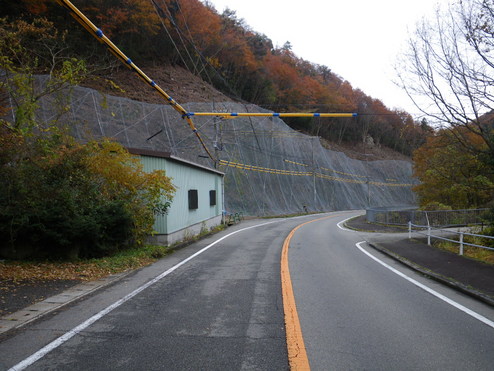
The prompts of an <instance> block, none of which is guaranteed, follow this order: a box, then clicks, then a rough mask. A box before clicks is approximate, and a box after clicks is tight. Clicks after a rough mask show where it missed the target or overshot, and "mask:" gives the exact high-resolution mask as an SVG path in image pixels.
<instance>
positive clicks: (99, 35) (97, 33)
mask: <svg viewBox="0 0 494 371" xmlns="http://www.w3.org/2000/svg"><path fill="white" fill-rule="evenodd" d="M57 2H58V3H59V4H60V5H62V6H63V7H65V8H67V9H68V10H69V11H70V12H71V13H70V14H71V15H72V16H73V17H74V18H75V19H76V20H77V21H78V22H79V23H80V24H82V26H83V27H84V28H85V29H86V30H88V31H89V32H90V33H91V34H92V35H93V36H94V37H95V38H96V39H98V40H99V41H100V42H102V43H103V44H106V45H107V46H108V48H109V49H110V51H111V52H112V53H113V54H114V55H115V56H116V57H117V58H118V59H120V60H121V61H122V62H123V63H125V64H126V65H127V67H129V68H130V69H132V70H134V71H135V72H136V73H137V74H138V76H139V77H140V78H141V79H142V80H143V81H144V82H146V83H147V84H149V85H150V86H151V87H152V88H154V89H155V90H156V91H157V92H158V93H159V94H160V95H161V96H162V97H164V98H165V99H166V100H167V102H168V104H170V105H171V106H172V107H173V108H174V109H175V110H176V111H177V112H178V113H180V115H181V116H182V117H183V118H185V119H186V121H187V123H188V124H189V127H190V128H191V129H192V131H193V132H194V134H195V135H196V137H197V138H198V139H199V142H200V143H201V145H202V147H203V148H204V150H205V151H206V153H207V154H208V156H209V158H211V160H213V161H215V159H214V157H213V155H212V154H211V152H210V151H209V150H208V148H207V147H206V144H205V143H204V141H203V140H202V138H201V136H200V134H199V132H198V131H197V128H196V127H195V125H194V123H193V122H192V119H191V118H190V115H188V114H187V111H186V110H185V108H183V107H182V106H181V105H180V104H178V103H177V102H176V101H175V100H174V99H173V98H172V97H171V96H169V95H168V94H167V93H166V92H165V91H164V90H163V89H161V88H160V87H159V86H158V84H156V83H155V82H154V81H153V80H151V79H150V78H149V77H148V76H147V75H146V74H145V73H144V72H143V71H142V70H141V69H140V68H139V67H137V66H136V65H135V64H134V62H132V60H131V59H130V58H129V57H127V56H126V55H125V54H124V53H123V52H122V51H121V50H120V49H119V48H118V47H117V46H116V45H115V44H113V42H112V41H111V40H110V39H108V38H107V37H106V36H105V35H104V34H103V32H102V31H101V30H100V29H99V28H98V27H96V26H95V25H94V24H93V23H92V22H91V21H90V20H89V19H88V18H87V17H86V16H85V15H84V14H83V13H82V12H81V11H80V10H79V9H77V8H76V7H75V6H74V5H73V4H72V3H71V2H70V1H69V0H57Z"/></svg>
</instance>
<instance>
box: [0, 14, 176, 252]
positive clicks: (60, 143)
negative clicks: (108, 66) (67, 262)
mask: <svg viewBox="0 0 494 371" xmlns="http://www.w3.org/2000/svg"><path fill="white" fill-rule="evenodd" d="M0 36H2V37H1V38H0V69H1V70H2V75H0V77H1V78H0V98H2V100H1V101H0V103H1V106H0V110H2V111H3V112H4V113H6V112H8V113H10V114H11V115H9V116H10V117H11V119H10V120H7V119H5V117H4V116H1V117H0V236H1V237H2V238H1V239H0V257H1V258H50V259H56V258H59V259H74V258H88V257H98V256H103V255H108V254H112V253H114V252H116V251H118V250H121V249H125V248H128V247H134V246H136V245H139V244H142V243H143V242H144V240H145V238H146V237H147V236H148V235H149V234H151V233H152V232H153V229H152V227H153V224H154V216H155V214H156V213H164V212H166V210H167V208H168V207H169V205H170V201H171V199H172V197H173V193H174V187H173V185H172V184H171V180H170V178H168V177H166V175H165V174H164V172H162V171H154V172H151V173H147V172H144V170H143V166H142V164H141V163H140V161H139V160H138V159H137V158H135V157H133V156H132V155H130V154H129V153H128V152H127V151H126V150H125V149H124V148H123V147H122V146H121V145H120V144H117V143H115V142H112V141H110V140H102V141H97V142H96V141H89V142H87V143H85V144H81V143H79V142H77V141H76V140H75V139H74V138H73V137H72V136H71V135H70V128H69V127H67V125H66V123H64V122H63V121H62V119H61V117H62V115H59V114H58V113H63V112H65V111H66V109H67V107H66V104H65V101H64V100H63V97H64V96H65V94H66V92H67V90H65V89H67V88H68V87H70V86H71V85H72V84H74V83H76V82H78V81H81V79H83V78H84V76H85V74H86V68H85V65H86V64H85V63H84V62H83V61H82V60H78V59H75V58H63V57H62V55H63V54H62V53H61V52H62V51H63V48H59V47H58V46H57V45H54V44H51V41H52V40H54V39H56V40H58V41H60V40H63V38H61V39H59V38H58V36H57V33H56V32H55V31H54V30H53V24H52V23H51V22H50V21H48V20H44V19H36V20H34V21H33V22H27V21H23V20H16V21H13V22H8V21H6V20H5V19H4V18H1V19H0ZM33 41H37V42H43V43H44V44H43V45H44V46H45V47H46V49H45V50H44V53H43V52H42V51H41V50H40V49H41V48H38V50H32V49H31V48H29V45H30V43H32V42H33ZM50 54H51V55H52V56H53V58H52V59H51V60H49V62H48V60H45V61H41V57H43V56H46V55H50ZM55 56H56V57H55ZM40 69H41V70H42V71H43V72H45V73H48V74H49V77H50V78H49V79H48V81H47V82H46V83H45V84H42V83H40V82H39V80H36V79H35V76H34V75H35V72H38V71H40ZM64 93H65V94H64ZM46 95H54V96H58V98H57V100H56V104H55V105H54V106H55V107H56V108H55V109H54V111H53V113H54V115H53V118H52V119H51V120H49V121H43V122H40V120H39V119H38V118H37V116H36V111H37V109H38V108H39V99H40V98H41V97H43V96H46ZM7 104H8V106H9V108H10V110H7V109H6V108H5V107H6V106H7ZM10 111H11V112H10ZM56 111H59V112H56Z"/></svg>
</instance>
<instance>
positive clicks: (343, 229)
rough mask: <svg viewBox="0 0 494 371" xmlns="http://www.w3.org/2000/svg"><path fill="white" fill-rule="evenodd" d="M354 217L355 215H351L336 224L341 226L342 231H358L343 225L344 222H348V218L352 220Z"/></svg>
mask: <svg viewBox="0 0 494 371" xmlns="http://www.w3.org/2000/svg"><path fill="white" fill-rule="evenodd" d="M353 218H355V216H351V217H349V218H346V219H345V220H342V221H341V222H339V223H338V224H336V226H337V227H338V228H340V229H341V230H342V231H347V232H356V231H354V230H353V229H348V228H345V227H343V224H345V222H346V221H347V220H350V219H353Z"/></svg>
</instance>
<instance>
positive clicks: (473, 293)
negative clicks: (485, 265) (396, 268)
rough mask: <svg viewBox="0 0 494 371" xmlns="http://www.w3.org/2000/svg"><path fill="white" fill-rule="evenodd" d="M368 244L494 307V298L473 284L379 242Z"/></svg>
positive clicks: (425, 274)
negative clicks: (436, 269)
mask: <svg viewBox="0 0 494 371" xmlns="http://www.w3.org/2000/svg"><path fill="white" fill-rule="evenodd" d="M367 244H368V245H369V246H371V247H372V248H374V249H375V250H377V251H380V252H382V253H383V254H386V255H388V256H389V257H391V258H393V259H394V260H396V261H398V262H400V263H401V264H403V265H405V266H407V267H409V268H411V269H413V270H415V271H417V272H419V273H421V274H423V275H424V276H427V277H429V278H431V279H433V280H435V281H437V282H440V283H442V284H445V285H446V286H449V287H451V288H453V289H455V290H458V291H460V292H462V293H464V294H466V295H469V296H471V297H473V298H475V299H477V300H480V301H482V302H483V303H485V304H488V305H490V306H492V307H494V298H493V297H491V296H489V295H487V294H485V293H483V292H481V291H479V290H477V289H475V288H474V287H471V286H468V285H465V284H463V283H461V282H459V281H456V280H454V279H452V278H450V277H445V276H442V275H440V274H438V273H436V272H433V271H431V270H429V269H427V268H425V267H422V266H420V265H418V264H416V263H414V262H412V261H410V260H408V259H406V258H404V257H402V256H401V255H398V254H396V253H394V252H392V251H390V250H388V249H386V248H384V247H383V246H380V245H379V244H377V243H373V242H369V241H367Z"/></svg>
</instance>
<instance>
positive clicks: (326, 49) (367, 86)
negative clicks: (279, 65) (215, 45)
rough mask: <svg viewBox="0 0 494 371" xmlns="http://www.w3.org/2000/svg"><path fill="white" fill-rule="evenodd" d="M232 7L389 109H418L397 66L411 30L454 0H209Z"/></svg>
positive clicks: (279, 43) (258, 28)
mask: <svg viewBox="0 0 494 371" xmlns="http://www.w3.org/2000/svg"><path fill="white" fill-rule="evenodd" d="M210 2H211V3H212V4H214V6H215V8H216V10H218V12H219V13H222V12H223V10H224V9H225V8H226V7H228V8H230V9H232V10H235V11H236V12H237V17H238V18H243V19H244V20H245V21H246V23H247V24H248V25H249V26H250V27H251V28H252V29H253V30H255V31H257V32H260V33H263V34H265V35H266V36H267V37H269V38H270V39H271V40H272V41H273V44H274V45H275V46H282V45H283V44H284V43H285V42H286V41H290V43H291V44H292V50H293V52H294V53H295V54H296V55H297V56H298V57H300V58H303V59H305V60H308V61H310V62H314V63H317V64H322V65H326V66H328V67H329V68H330V69H331V70H332V72H334V73H336V74H337V75H339V76H341V77H342V78H343V79H345V80H347V81H349V82H350V83H351V84H352V86H353V87H354V88H359V89H361V90H362V91H363V92H364V93H365V94H367V95H370V96H371V97H373V98H378V99H380V100H382V101H383V103H384V104H385V105H386V106H387V107H389V108H402V109H405V110H406V111H407V112H409V113H411V114H414V113H416V112H417V110H416V108H415V107H414V106H413V104H412V103H411V101H410V100H409V98H408V97H407V96H406V94H405V93H404V92H403V91H402V90H401V89H399V88H398V87H396V85H395V84H393V82H392V80H393V79H395V70H394V68H393V66H394V65H395V63H396V58H397V55H398V53H399V52H400V50H401V49H403V47H404V46H405V43H406V40H407V39H408V34H409V30H410V32H411V31H413V29H414V27H415V24H416V22H417V21H419V20H420V19H421V18H423V16H427V15H429V16H430V15H432V14H433V13H434V11H435V9H436V4H437V3H440V4H447V3H449V2H450V1H449V0H303V1H301V0H297V1H295V0H210Z"/></svg>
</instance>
